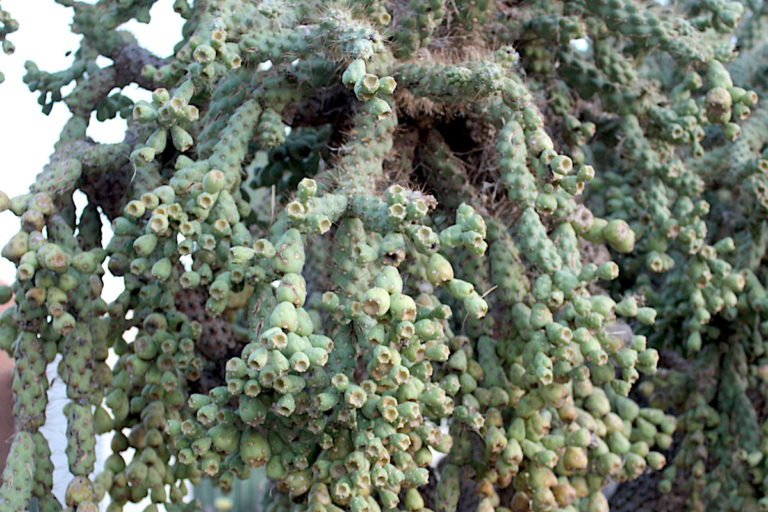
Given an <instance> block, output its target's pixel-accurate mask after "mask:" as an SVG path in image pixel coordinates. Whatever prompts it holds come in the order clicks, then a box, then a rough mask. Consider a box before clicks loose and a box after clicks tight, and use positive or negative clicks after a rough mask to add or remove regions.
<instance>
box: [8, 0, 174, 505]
mask: <svg viewBox="0 0 768 512" xmlns="http://www.w3.org/2000/svg"><path fill="white" fill-rule="evenodd" d="M85 1H86V2H87V3H95V2H94V1H93V0H85ZM172 4H173V0H159V1H158V2H157V3H156V4H155V6H154V7H153V9H152V11H151V13H152V22H151V23H150V24H149V25H142V24H139V23H136V22H130V23H127V24H125V26H124V28H126V29H128V30H131V31H132V32H133V33H134V34H135V35H136V37H137V38H138V40H139V42H140V43H141V44H142V45H144V46H145V47H146V48H148V49H150V50H151V51H152V52H154V53H155V54H156V55H159V56H161V57H165V56H169V55H170V54H171V52H172V51H173V46H174V45H175V44H176V42H178V41H179V40H180V39H181V24H182V21H183V20H181V18H180V17H179V16H178V15H177V14H176V13H174V12H173V9H172ZM2 8H3V9H4V10H6V11H8V12H10V13H12V15H13V16H14V17H15V18H16V19H17V20H18V22H19V25H20V28H19V30H18V32H15V33H13V34H11V35H10V36H9V38H8V39H9V40H10V41H12V42H13V43H14V44H15V45H16V52H15V53H14V54H13V55H3V54H2V53H0V70H2V72H3V73H4V74H5V82H3V83H2V84H0V113H2V118H1V119H0V154H2V175H3V176H2V180H0V190H2V191H4V192H5V193H7V194H8V196H9V197H13V196H16V195H19V194H23V193H26V192H27V191H28V189H29V186H30V185H31V184H32V183H33V182H34V179H35V176H36V175H37V173H38V172H40V170H42V168H43V166H44V165H45V163H46V162H47V161H48V157H49V156H50V154H51V152H52V151H53V145H54V143H55V142H56V140H57V139H58V136H59V132H60V131H61V128H62V126H63V125H64V123H65V122H66V120H67V119H68V118H69V115H68V114H69V112H68V109H67V107H66V105H64V104H58V105H56V106H55V107H54V108H53V111H52V112H51V114H50V115H49V116H45V115H44V114H43V113H42V112H41V107H40V105H38V104H37V93H31V92H30V91H29V89H27V86H26V85H25V84H24V83H23V81H22V77H23V76H24V62H25V61H27V60H32V61H34V62H35V63H36V64H37V65H38V67H39V68H40V69H41V70H45V71H51V72H54V71H60V70H62V69H66V68H68V67H69V65H70V64H71V62H72V58H71V57H67V56H66V53H67V52H68V51H72V52H74V50H76V49H77V45H78V43H79V36H77V35H75V34H72V33H71V32H70V31H69V24H70V23H71V21H72V14H71V12H72V11H71V9H68V8H65V7H62V6H61V5H59V4H57V3H55V2H54V1H53V0H2ZM105 61H106V62H107V63H108V62H109V61H108V60H106V59H105ZM70 89H71V87H70V88H68V89H65V92H66V91H68V90H70ZM123 94H125V95H127V96H129V97H131V98H133V99H134V100H138V99H148V98H149V96H150V93H149V92H147V91H141V90H139V89H138V88H136V87H127V88H125V89H124V90H123ZM124 132H125V122H124V121H123V120H122V119H119V118H118V119H115V120H111V121H108V122H106V123H99V122H98V121H96V119H95V116H94V117H93V118H92V122H91V125H90V126H89V129H88V135H89V136H91V137H92V138H93V139H95V140H96V141H98V142H118V141H121V140H122V138H123V134H124ZM83 199H84V196H82V197H81V198H79V200H77V203H78V204H79V206H80V207H81V208H82V206H83V204H82V203H83ZM18 230H19V222H18V219H17V218H16V217H15V216H14V215H13V214H12V213H11V212H9V211H6V212H4V213H1V214H0V243H1V244H2V245H5V243H6V241H7V240H8V239H9V238H10V237H11V236H13V235H14V234H15V233H16V232H17V231H18ZM109 236H111V230H109V229H107V230H105V231H104V239H105V242H106V240H107V239H108V238H109ZM0 247H1V246H0ZM15 275H16V271H15V267H14V265H13V264H12V263H10V262H9V261H6V260H5V259H2V258H0V281H4V282H6V283H10V282H12V281H14V279H15ZM118 293H119V281H118V280H117V279H115V278H113V277H111V276H105V290H104V298H105V300H110V299H112V298H114V297H115V296H116V295H117V294H118ZM48 378H49V381H51V383H52V387H51V390H50V391H49V393H48V395H49V396H48V398H49V406H48V409H47V411H46V414H47V417H48V422H47V423H46V425H45V427H43V429H42V432H43V434H44V435H45V436H46V437H47V438H48V439H49V442H50V445H51V451H52V460H53V463H54V466H55V471H54V494H55V495H56V496H57V497H58V498H59V500H60V502H61V503H64V500H63V497H64V491H65V489H66V486H67V483H68V482H69V480H70V478H71V476H70V475H69V471H68V469H67V462H66V455H65V453H64V447H65V445H66V439H65V437H64V436H65V431H66V420H65V418H64V415H63V412H62V409H63V406H64V404H65V403H66V402H67V399H66V395H65V391H64V389H63V388H64V386H63V384H62V383H61V381H60V380H58V379H56V363H55V362H54V363H53V364H51V365H49V367H48ZM6 412H7V411H6ZM100 445H101V447H102V450H103V451H102V457H100V459H102V460H103V454H104V453H106V452H107V451H108V450H109V448H108V446H109V445H108V443H107V442H106V441H105V440H102V442H101V443H100ZM97 470H98V463H97ZM145 505H146V504H141V505H129V506H126V508H125V512H139V511H141V510H143V508H144V506H145ZM104 506H105V505H104V504H102V509H103V507H104Z"/></svg>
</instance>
